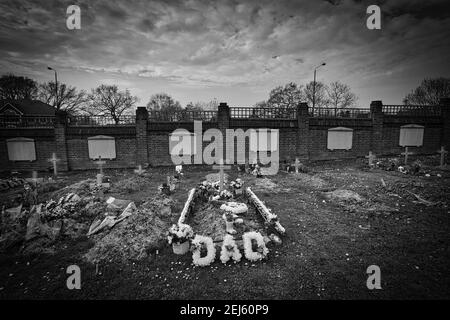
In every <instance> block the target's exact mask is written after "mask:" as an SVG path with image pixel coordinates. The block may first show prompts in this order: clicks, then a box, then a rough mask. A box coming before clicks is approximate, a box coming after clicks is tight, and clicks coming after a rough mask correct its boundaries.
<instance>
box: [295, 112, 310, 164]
mask: <svg viewBox="0 0 450 320" xmlns="http://www.w3.org/2000/svg"><path fill="white" fill-rule="evenodd" d="M308 149H309V114H308V104H306V103H299V104H298V105H297V150H296V157H298V158H299V159H300V160H308V159H309V150H308Z"/></svg>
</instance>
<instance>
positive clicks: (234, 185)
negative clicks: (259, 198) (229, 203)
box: [230, 178, 244, 194]
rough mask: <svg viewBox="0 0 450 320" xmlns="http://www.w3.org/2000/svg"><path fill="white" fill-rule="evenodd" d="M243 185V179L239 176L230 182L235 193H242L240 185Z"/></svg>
mask: <svg viewBox="0 0 450 320" xmlns="http://www.w3.org/2000/svg"><path fill="white" fill-rule="evenodd" d="M243 185H244V181H242V180H241V179H240V178H237V179H236V180H234V181H231V182H230V187H232V188H233V189H234V193H235V194H242V186H243Z"/></svg>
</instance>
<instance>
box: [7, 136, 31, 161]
mask: <svg viewBox="0 0 450 320" xmlns="http://www.w3.org/2000/svg"><path fill="white" fill-rule="evenodd" d="M6 145H7V147H8V158H9V160H11V161H34V160H36V147H35V145H34V140H33V139H29V138H13V139H8V140H6Z"/></svg>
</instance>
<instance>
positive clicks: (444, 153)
mask: <svg viewBox="0 0 450 320" xmlns="http://www.w3.org/2000/svg"><path fill="white" fill-rule="evenodd" d="M438 153H440V154H441V161H440V166H441V167H443V166H444V164H445V155H446V154H447V153H448V151H447V150H445V148H444V146H442V147H441V150H439V151H438Z"/></svg>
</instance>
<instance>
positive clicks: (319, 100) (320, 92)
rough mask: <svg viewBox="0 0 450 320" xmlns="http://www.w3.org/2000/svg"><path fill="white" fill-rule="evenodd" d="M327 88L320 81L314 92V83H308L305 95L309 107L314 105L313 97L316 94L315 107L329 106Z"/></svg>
mask: <svg viewBox="0 0 450 320" xmlns="http://www.w3.org/2000/svg"><path fill="white" fill-rule="evenodd" d="M327 89H328V88H327V86H326V85H325V84H324V83H323V82H320V81H316V89H315V90H314V81H311V82H310V83H308V84H307V85H306V87H305V90H304V93H305V98H306V102H307V103H308V105H310V106H312V105H313V96H314V92H315V100H314V105H315V107H318V108H320V107H325V106H327V104H328V97H327Z"/></svg>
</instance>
